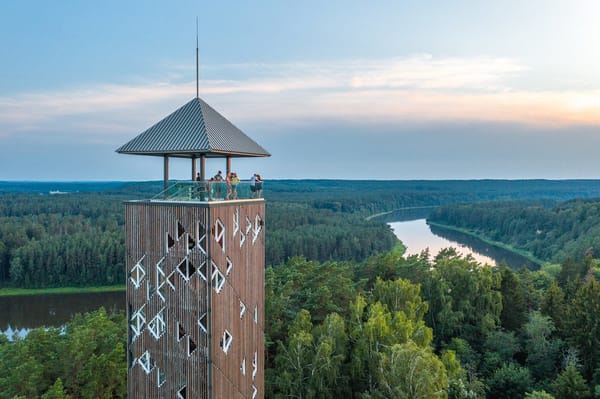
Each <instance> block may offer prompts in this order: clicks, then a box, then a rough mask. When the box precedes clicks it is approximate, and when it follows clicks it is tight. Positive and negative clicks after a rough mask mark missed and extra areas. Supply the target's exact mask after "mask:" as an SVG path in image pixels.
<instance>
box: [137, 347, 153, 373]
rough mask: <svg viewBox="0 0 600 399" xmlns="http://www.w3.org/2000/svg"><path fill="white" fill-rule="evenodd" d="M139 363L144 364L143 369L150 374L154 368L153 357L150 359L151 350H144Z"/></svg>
mask: <svg viewBox="0 0 600 399" xmlns="http://www.w3.org/2000/svg"><path fill="white" fill-rule="evenodd" d="M138 363H139V364H140V366H142V369H144V371H145V372H146V374H150V371H151V370H152V359H150V352H148V351H146V352H144V354H143V355H142V356H140V358H139V359H138Z"/></svg>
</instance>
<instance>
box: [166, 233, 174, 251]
mask: <svg viewBox="0 0 600 399" xmlns="http://www.w3.org/2000/svg"><path fill="white" fill-rule="evenodd" d="M173 245H175V240H174V239H173V237H171V234H169V233H167V247H168V248H173Z"/></svg>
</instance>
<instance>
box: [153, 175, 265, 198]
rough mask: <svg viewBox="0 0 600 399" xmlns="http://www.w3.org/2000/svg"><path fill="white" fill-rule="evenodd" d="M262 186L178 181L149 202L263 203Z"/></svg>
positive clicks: (246, 183) (244, 183)
mask: <svg viewBox="0 0 600 399" xmlns="http://www.w3.org/2000/svg"><path fill="white" fill-rule="evenodd" d="M263 185H264V183H263V182H261V183H259V184H258V185H257V184H255V183H254V182H252V181H250V180H241V181H240V182H239V183H237V184H232V183H228V182H226V181H211V180H203V181H193V182H184V181H178V182H175V183H174V184H171V185H170V186H169V188H167V189H166V190H164V191H162V192H160V193H159V194H157V195H155V196H154V197H152V198H150V201H151V202H189V203H217V202H219V203H222V202H230V201H263V190H262V188H263Z"/></svg>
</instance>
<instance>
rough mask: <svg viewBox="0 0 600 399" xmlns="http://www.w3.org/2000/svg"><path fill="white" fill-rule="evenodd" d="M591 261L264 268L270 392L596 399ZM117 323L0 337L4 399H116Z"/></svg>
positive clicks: (449, 254)
mask: <svg viewBox="0 0 600 399" xmlns="http://www.w3.org/2000/svg"><path fill="white" fill-rule="evenodd" d="M592 266H593V262H592V261H591V259H589V258H588V259H587V260H586V261H584V262H581V263H570V264H565V265H564V266H563V268H562V270H561V272H560V274H558V275H556V276H554V275H552V274H550V273H548V271H546V270H538V271H528V270H526V269H523V270H520V271H518V272H515V271H512V270H511V269H508V268H505V267H498V268H490V267H487V266H481V265H479V264H477V263H475V262H473V261H472V260H471V259H464V258H461V257H459V256H457V255H456V252H454V251H453V250H446V251H443V252H442V253H441V254H439V255H438V256H436V257H435V258H434V259H429V257H428V255H427V254H422V255H420V256H412V257H409V258H408V259H405V258H403V257H402V256H401V252H400V251H396V252H389V253H385V254H381V255H377V256H373V257H370V258H368V259H367V260H365V261H362V262H338V261H328V262H318V261H310V260H306V259H304V258H299V257H296V258H292V259H290V260H289V261H288V262H287V263H286V265H285V267H275V268H273V267H269V268H268V269H267V272H266V300H265V305H266V309H265V310H266V314H265V317H266V320H265V321H266V323H265V328H266V331H265V339H266V345H267V348H266V352H265V359H264V361H265V363H264V364H265V365H266V370H265V372H266V381H265V390H266V392H265V397H266V398H289V397H295V398H340V397H346V398H349V399H354V398H356V399H359V398H360V399H365V398H441V399H445V398H448V399H483V398H489V399H521V398H528V399H535V398H537V399H552V398H555V399H574V398H575V399H579V398H580V399H588V398H589V399H591V398H593V397H597V393H598V392H600V372H598V371H597V370H599V369H600V349H599V348H600V326H599V325H598V323H597V320H600V284H598V282H597V281H596V280H595V278H594V277H593V275H592V274H590V273H589V269H590V268H591V267H592ZM126 324H127V323H126V320H124V318H123V316H122V314H121V315H107V314H106V312H105V311H104V310H100V311H97V312H94V313H90V314H86V315H85V316H77V317H75V319H74V320H73V321H72V322H71V323H69V324H67V326H66V328H65V329H64V331H63V330H61V329H55V328H39V329H35V330H33V331H32V332H30V334H29V335H28V336H27V337H26V338H24V339H17V340H16V341H15V342H8V341H7V340H6V339H5V338H2V337H0V366H1V368H2V370H3V373H2V374H0V399H3V398H7V399H9V398H13V399H14V398H42V399H52V398H54V399H60V398H62V399H67V398H70V399H75V398H124V397H125V396H126V388H125V387H126V374H127V373H126V367H127V366H126V359H125V349H124V348H125V343H126V341H125V340H126V337H125V335H126V331H127V328H126ZM173 328H174V326H173Z"/></svg>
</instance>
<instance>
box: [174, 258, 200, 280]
mask: <svg viewBox="0 0 600 399" xmlns="http://www.w3.org/2000/svg"><path fill="white" fill-rule="evenodd" d="M177 270H178V271H179V273H181V276H182V277H183V278H184V279H185V280H186V281H188V280H189V279H190V277H192V274H194V273H196V268H195V267H194V265H193V264H192V262H190V260H189V259H187V258H185V259H184V260H182V261H181V263H180V264H179V266H177Z"/></svg>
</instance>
